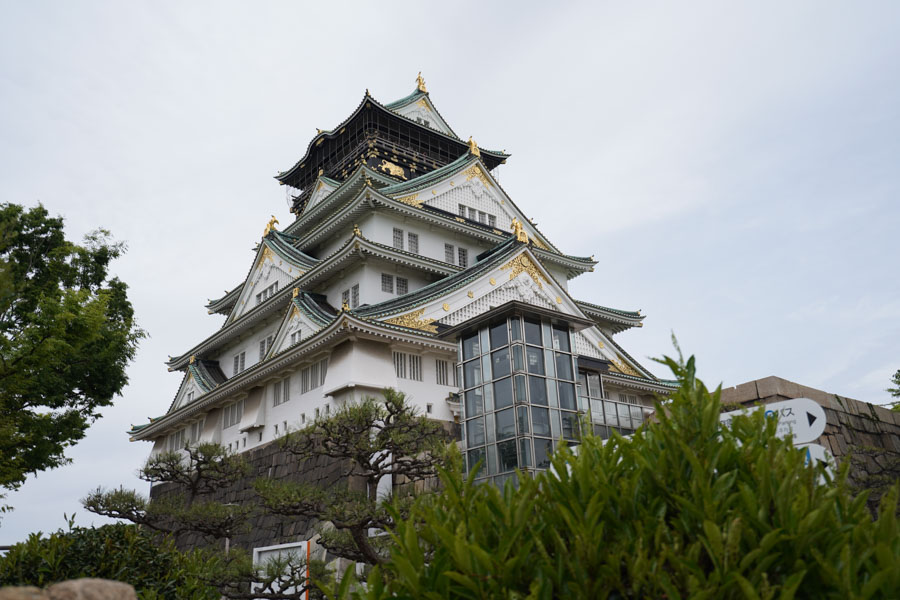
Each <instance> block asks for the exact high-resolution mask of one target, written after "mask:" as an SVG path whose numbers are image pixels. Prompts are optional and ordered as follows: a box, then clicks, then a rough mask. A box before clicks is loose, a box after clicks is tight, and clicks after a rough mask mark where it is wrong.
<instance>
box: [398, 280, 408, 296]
mask: <svg viewBox="0 0 900 600" xmlns="http://www.w3.org/2000/svg"><path fill="white" fill-rule="evenodd" d="M407 292H409V280H408V279H406V278H405V277H398V278H397V295H398V296H402V295H403V294H406V293H407Z"/></svg>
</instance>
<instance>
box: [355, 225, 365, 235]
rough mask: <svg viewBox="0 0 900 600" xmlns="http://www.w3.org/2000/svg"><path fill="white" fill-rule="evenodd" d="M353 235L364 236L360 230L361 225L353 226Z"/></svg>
mask: <svg viewBox="0 0 900 600" xmlns="http://www.w3.org/2000/svg"><path fill="white" fill-rule="evenodd" d="M353 235H355V236H356V237H362V236H363V234H362V231H360V230H359V225H354V226H353Z"/></svg>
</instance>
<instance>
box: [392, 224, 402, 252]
mask: <svg viewBox="0 0 900 600" xmlns="http://www.w3.org/2000/svg"><path fill="white" fill-rule="evenodd" d="M394 248H399V249H400V250H403V230H402V229H398V228H396V227H394Z"/></svg>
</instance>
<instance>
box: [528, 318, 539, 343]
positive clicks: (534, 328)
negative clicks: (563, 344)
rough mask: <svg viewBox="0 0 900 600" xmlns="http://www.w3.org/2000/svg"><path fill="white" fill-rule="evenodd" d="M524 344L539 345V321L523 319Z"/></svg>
mask: <svg viewBox="0 0 900 600" xmlns="http://www.w3.org/2000/svg"><path fill="white" fill-rule="evenodd" d="M525 342H526V343H528V344H534V345H535V346H540V345H541V324H540V322H539V321H531V320H529V319H525Z"/></svg>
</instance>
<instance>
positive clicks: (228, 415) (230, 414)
mask: <svg viewBox="0 0 900 600" xmlns="http://www.w3.org/2000/svg"><path fill="white" fill-rule="evenodd" d="M243 416H244V401H243V400H240V401H238V402H235V403H234V404H229V405H228V406H226V407H225V410H224V415H223V421H222V429H227V428H229V427H233V426H235V425H237V424H238V423H240V422H241V417H243Z"/></svg>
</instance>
